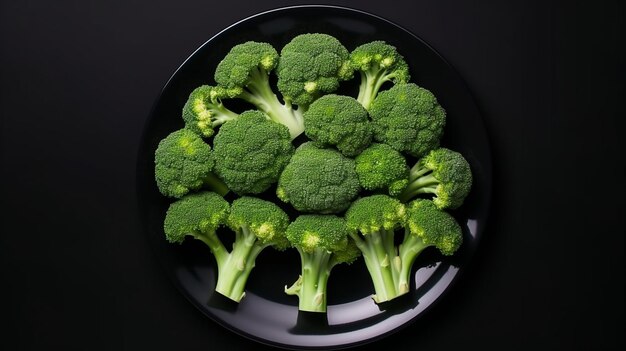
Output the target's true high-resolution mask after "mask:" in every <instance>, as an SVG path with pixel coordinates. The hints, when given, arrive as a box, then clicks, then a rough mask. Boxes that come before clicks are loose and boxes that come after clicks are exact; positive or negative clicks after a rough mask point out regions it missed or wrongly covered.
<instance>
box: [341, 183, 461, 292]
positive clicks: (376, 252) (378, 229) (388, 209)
mask: <svg viewBox="0 0 626 351" xmlns="http://www.w3.org/2000/svg"><path fill="white" fill-rule="evenodd" d="M346 222H347V226H348V228H349V229H350V236H351V237H352V239H353V240H354V242H355V244H356V246H357V247H358V248H359V250H361V253H362V254H363V259H364V261H365V265H366V267H367V270H368V271H369V273H370V277H371V278H372V283H373V285H374V291H375V294H374V295H373V296H372V298H373V299H374V301H375V302H376V303H381V302H385V301H390V300H393V299H395V298H396V297H398V296H401V295H404V294H406V293H408V292H409V287H410V275H411V270H412V266H413V263H414V262H415V259H416V258H417V257H418V255H419V254H420V253H421V252H422V251H423V250H424V249H425V248H427V247H429V246H434V247H436V248H437V249H438V250H439V251H440V252H441V254H443V255H446V256H448V255H452V254H454V252H455V251H456V250H457V249H458V248H459V247H460V246H461V243H462V242H463V235H462V231H461V227H460V226H459V224H458V223H457V222H456V220H455V219H454V217H452V216H451V215H450V214H448V213H447V212H445V211H443V210H440V209H438V208H437V206H435V204H434V203H433V202H432V201H430V200H427V199H417V200H414V201H412V202H411V203H409V204H407V205H404V204H402V203H401V202H400V201H398V200H397V199H394V198H392V197H390V196H387V195H382V194H377V195H372V196H368V197H363V198H360V199H358V200H356V201H355V202H354V203H353V204H352V205H351V206H350V208H349V209H348V211H346ZM402 228H404V237H403V238H402V243H401V244H400V245H396V242H397V241H398V240H397V239H396V238H395V234H396V232H397V231H398V230H401V229H402Z"/></svg>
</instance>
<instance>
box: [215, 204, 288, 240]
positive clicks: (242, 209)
mask: <svg viewBox="0 0 626 351" xmlns="http://www.w3.org/2000/svg"><path fill="white" fill-rule="evenodd" d="M227 224H228V226H229V227H230V228H231V229H233V230H235V231H236V230H238V229H240V228H246V229H247V230H249V231H250V232H252V233H253V234H254V235H255V236H256V237H257V238H258V239H259V240H260V241H261V242H262V243H263V244H271V245H274V246H275V247H276V248H278V249H286V248H287V247H288V246H289V242H288V241H287V239H286V238H285V231H286V230H287V226H288V225H289V216H287V214H286V213H285V211H283V210H282V209H281V208H280V207H278V206H277V205H276V204H274V203H273V202H270V201H266V200H262V199H259V198H255V197H250V196H242V197H240V198H238V199H236V200H234V201H233V203H232V205H231V208H230V214H229V216H228V220H227Z"/></svg>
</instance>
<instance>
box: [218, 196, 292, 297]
mask: <svg viewBox="0 0 626 351" xmlns="http://www.w3.org/2000/svg"><path fill="white" fill-rule="evenodd" d="M226 223H227V225H228V227H230V228H231V229H232V230H233V231H234V232H235V242H234V244H233V249H232V251H231V253H230V257H229V259H228V260H227V261H226V262H225V263H224V264H223V265H224V269H223V270H220V271H219V275H220V276H221V277H222V279H218V281H217V285H216V286H215V291H217V292H218V293H220V294H222V295H224V296H227V297H229V298H230V299H232V300H234V301H239V300H241V298H243V297H244V295H245V286H246V282H247V281H248V277H249V275H250V272H251V271H252V268H254V265H255V261H256V259H257V257H258V255H259V254H260V253H261V251H262V250H263V249H265V248H266V247H269V246H271V247H273V248H275V249H277V250H281V251H282V250H285V249H286V248H287V247H289V241H288V240H287V238H286V237H285V230H287V226H288V225H289V217H288V216H287V214H286V213H285V211H283V210H282V209H281V208H280V207H278V206H276V204H274V203H273V202H270V201H266V200H261V199H258V198H255V197H249V196H243V197H240V198H238V199H236V200H234V201H233V203H232V206H231V209H230V215H229V216H228V219H227V222H226Z"/></svg>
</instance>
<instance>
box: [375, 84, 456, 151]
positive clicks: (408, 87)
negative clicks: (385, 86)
mask: <svg viewBox="0 0 626 351" xmlns="http://www.w3.org/2000/svg"><path fill="white" fill-rule="evenodd" d="M369 112H370V117H371V118H372V122H373V128H374V139H375V140H376V141H379V142H381V143H385V144H389V145H390V146H391V147H393V148H394V149H396V150H398V151H400V152H406V153H408V154H410V155H413V156H415V157H421V156H423V155H425V154H426V153H427V152H428V151H430V150H432V149H434V148H436V147H438V146H439V140H440V138H441V136H442V135H443V128H444V126H445V123H446V113H445V110H444V109H443V108H442V107H441V106H440V105H439V103H438V102H437V99H436V98H435V95H433V93H431V92H430V91H428V90H427V89H424V88H421V87H419V86H417V85H416V84H414V83H407V84H400V85H394V86H393V87H391V88H390V89H389V90H385V91H382V92H380V93H379V94H378V96H377V97H376V98H375V99H374V101H373V102H372V105H371V107H370V110H369Z"/></svg>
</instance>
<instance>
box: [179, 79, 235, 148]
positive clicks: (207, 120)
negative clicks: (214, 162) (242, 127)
mask: <svg viewBox="0 0 626 351" xmlns="http://www.w3.org/2000/svg"><path fill="white" fill-rule="evenodd" d="M221 95H223V89H222V88H216V87H211V86H208V85H202V86H200V87H198V88H196V89H194V90H193V91H192V92H191V94H189V98H188V99H187V102H186V103H185V105H184V106H183V113H182V114H183V120H184V121H185V128H187V129H189V130H191V131H192V132H194V133H196V134H198V135H200V136H201V137H204V138H208V137H211V136H213V134H214V133H215V131H214V128H215V127H217V126H218V125H221V124H222V123H224V122H226V121H228V120H231V119H234V118H237V114H236V113H234V112H232V111H230V110H229V109H227V108H226V107H224V105H222V103H221V102H220V98H221Z"/></svg>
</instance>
